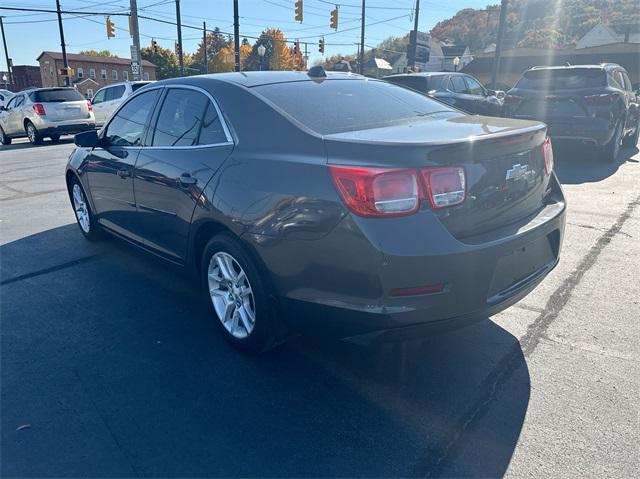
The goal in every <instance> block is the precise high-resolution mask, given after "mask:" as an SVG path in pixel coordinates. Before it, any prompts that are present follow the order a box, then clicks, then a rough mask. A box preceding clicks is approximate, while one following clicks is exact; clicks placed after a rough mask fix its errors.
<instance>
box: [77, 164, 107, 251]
mask: <svg viewBox="0 0 640 479" xmlns="http://www.w3.org/2000/svg"><path fill="white" fill-rule="evenodd" d="M69 197H70V200H71V206H72V207H73V212H74V214H75V215H76V222H77V223H78V227H79V228H80V232H81V233H82V235H83V236H84V237H85V238H87V239H88V240H89V241H98V240H100V239H102V238H103V237H104V236H103V233H102V229H101V228H100V225H98V222H97V221H96V219H95V216H94V215H93V211H91V205H90V204H89V201H88V200H87V195H86V194H85V192H84V188H82V185H81V184H80V181H79V180H78V178H75V177H74V178H73V179H72V180H71V181H70V182H69Z"/></svg>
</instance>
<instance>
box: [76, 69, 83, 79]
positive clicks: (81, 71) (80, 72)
mask: <svg viewBox="0 0 640 479" xmlns="http://www.w3.org/2000/svg"><path fill="white" fill-rule="evenodd" d="M77 71H78V78H84V70H83V69H82V67H78V70H77Z"/></svg>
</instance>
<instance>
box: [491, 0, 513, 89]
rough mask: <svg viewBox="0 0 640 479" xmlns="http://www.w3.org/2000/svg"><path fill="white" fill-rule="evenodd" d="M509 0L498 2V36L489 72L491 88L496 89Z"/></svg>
mask: <svg viewBox="0 0 640 479" xmlns="http://www.w3.org/2000/svg"><path fill="white" fill-rule="evenodd" d="M508 4H509V0H502V3H501V4H500V23H499V24H498V38H497V39H496V53H495V56H494V57H493V70H492V72H491V89H492V90H495V89H496V82H497V81H498V73H499V72H500V55H501V54H502V39H503V37H504V27H505V23H506V21H507V6H508Z"/></svg>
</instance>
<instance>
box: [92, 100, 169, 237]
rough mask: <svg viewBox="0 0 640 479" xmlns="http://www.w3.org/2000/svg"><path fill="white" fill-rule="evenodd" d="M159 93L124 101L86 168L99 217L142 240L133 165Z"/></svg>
mask: <svg viewBox="0 0 640 479" xmlns="http://www.w3.org/2000/svg"><path fill="white" fill-rule="evenodd" d="M159 96H160V89H154V90H149V91H146V92H144V93H141V94H140V95H138V96H136V97H134V98H132V99H131V101H129V102H128V103H127V104H126V105H124V106H123V107H122V108H121V109H120V110H119V111H118V112H117V114H116V116H115V117H113V118H112V119H111V121H110V122H109V124H108V125H107V126H106V127H105V129H104V130H103V132H102V136H101V138H102V142H103V146H102V147H98V148H94V149H93V150H92V152H91V154H90V155H89V157H88V160H87V164H86V170H85V171H86V173H87V177H88V178H89V185H90V189H91V196H92V198H93V202H94V206H95V209H96V214H97V215H98V221H99V222H100V223H101V224H103V225H104V226H106V227H108V228H110V229H112V230H113V231H115V232H116V233H119V234H121V235H123V236H126V237H129V238H131V239H134V240H136V241H140V242H141V241H142V240H141V238H139V237H137V236H136V235H135V233H134V231H135V224H136V221H137V220H136V213H137V210H136V202H135V196H134V191H133V169H134V167H135V163H136V159H137V158H138V153H139V152H140V148H141V146H142V141H143V138H144V135H145V133H146V128H147V124H148V121H149V118H150V117H151V114H152V112H153V110H154V108H155V105H156V103H157V100H158V97H159Z"/></svg>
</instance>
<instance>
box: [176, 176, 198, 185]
mask: <svg viewBox="0 0 640 479" xmlns="http://www.w3.org/2000/svg"><path fill="white" fill-rule="evenodd" d="M178 182H179V183H180V186H190V185H195V184H196V183H197V182H198V179H197V178H194V177H193V176H191V175H190V174H189V173H182V174H181V175H180V177H179V178H178Z"/></svg>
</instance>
